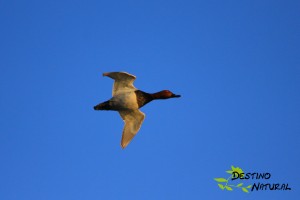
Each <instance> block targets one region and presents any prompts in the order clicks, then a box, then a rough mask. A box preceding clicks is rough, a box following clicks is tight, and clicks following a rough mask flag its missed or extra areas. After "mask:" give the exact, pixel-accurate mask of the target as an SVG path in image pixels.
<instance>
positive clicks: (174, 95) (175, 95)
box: [172, 94, 181, 97]
mask: <svg viewBox="0 0 300 200" xmlns="http://www.w3.org/2000/svg"><path fill="white" fill-rule="evenodd" d="M172 97H181V95H177V94H173V95H172Z"/></svg>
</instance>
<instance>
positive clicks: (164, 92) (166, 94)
mask: <svg viewBox="0 0 300 200" xmlns="http://www.w3.org/2000/svg"><path fill="white" fill-rule="evenodd" d="M152 96H153V98H154V99H169V98H178V97H181V95H177V94H174V93H173V92H171V91H170V90H162V91H160V92H157V93H154V94H152Z"/></svg>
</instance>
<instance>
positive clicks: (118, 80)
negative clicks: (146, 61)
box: [103, 72, 136, 96]
mask: <svg viewBox="0 0 300 200" xmlns="http://www.w3.org/2000/svg"><path fill="white" fill-rule="evenodd" d="M103 76H108V77H110V78H112V79H114V80H115V82H114V86H113V92H112V95H113V96H115V95H117V94H118V93H119V92H121V93H123V92H131V91H134V90H136V88H135V87H134V86H133V82H134V80H135V76H134V75H131V74H128V73H126V72H108V73H103Z"/></svg>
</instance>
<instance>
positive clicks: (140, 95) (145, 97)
mask: <svg viewBox="0 0 300 200" xmlns="http://www.w3.org/2000/svg"><path fill="white" fill-rule="evenodd" d="M135 94H136V99H137V103H138V105H139V108H141V107H143V106H144V105H145V104H147V103H149V102H150V101H152V100H153V97H152V96H151V94H149V93H146V92H143V91H141V90H136V91H135Z"/></svg>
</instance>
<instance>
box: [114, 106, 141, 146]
mask: <svg viewBox="0 0 300 200" xmlns="http://www.w3.org/2000/svg"><path fill="white" fill-rule="evenodd" d="M119 114H120V115H121V117H122V119H123V120H124V123H125V125H124V128H123V133H122V140H121V146H122V148H123V149H124V148H125V147H126V146H127V145H128V144H129V143H130V141H131V140H132V138H133V137H134V136H135V135H136V134H137V132H138V131H139V130H140V128H141V125H142V123H143V121H144V119H145V114H144V113H143V112H141V111H140V110H138V109H137V110H122V111H119Z"/></svg>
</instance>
